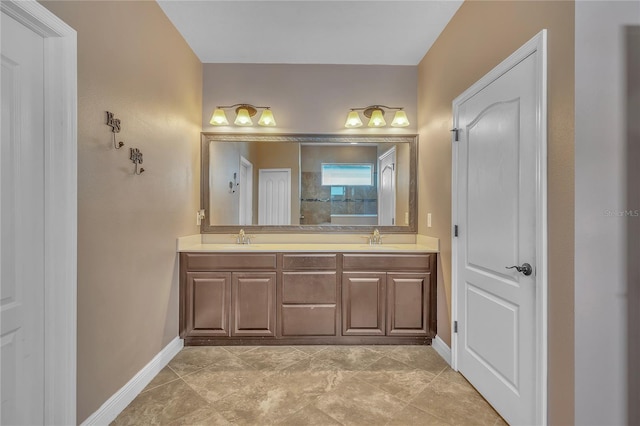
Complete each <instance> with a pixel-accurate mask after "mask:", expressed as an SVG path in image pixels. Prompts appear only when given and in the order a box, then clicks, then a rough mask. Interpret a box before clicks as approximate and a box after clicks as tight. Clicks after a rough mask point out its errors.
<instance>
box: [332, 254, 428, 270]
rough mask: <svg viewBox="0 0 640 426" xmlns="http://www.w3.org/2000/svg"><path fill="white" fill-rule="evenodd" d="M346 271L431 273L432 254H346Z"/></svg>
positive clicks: (344, 265)
mask: <svg viewBox="0 0 640 426" xmlns="http://www.w3.org/2000/svg"><path fill="white" fill-rule="evenodd" d="M343 256H344V258H343V266H342V267H343V269H344V270H345V271H425V272H426V271H430V270H431V268H432V255H430V254H350V253H345V254H344V255H343Z"/></svg>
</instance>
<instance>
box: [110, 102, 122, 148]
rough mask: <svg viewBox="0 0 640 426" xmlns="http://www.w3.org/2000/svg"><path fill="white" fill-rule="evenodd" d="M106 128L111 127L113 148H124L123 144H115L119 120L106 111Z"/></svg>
mask: <svg viewBox="0 0 640 426" xmlns="http://www.w3.org/2000/svg"><path fill="white" fill-rule="evenodd" d="M107 126H109V127H111V134H112V135H113V146H114V148H115V149H120V148H122V147H123V146H124V142H122V141H120V142H118V143H116V133H120V119H119V118H114V117H113V113H112V112H109V111H107Z"/></svg>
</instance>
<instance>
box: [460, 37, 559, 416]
mask: <svg viewBox="0 0 640 426" xmlns="http://www.w3.org/2000/svg"><path fill="white" fill-rule="evenodd" d="M533 53H537V54H538V57H539V59H540V60H539V61H537V68H536V84H537V93H536V115H537V116H536V138H535V140H536V197H535V199H536V212H535V217H536V263H537V264H536V284H535V285H536V306H535V312H536V354H535V359H536V369H537V371H536V391H535V394H536V408H535V412H536V424H540V425H546V424H547V356H548V355H547V353H548V350H547V309H548V301H547V297H548V296H547V279H548V278H547V30H542V31H540V32H539V33H538V34H536V35H535V36H534V37H533V38H532V39H531V40H529V41H528V42H527V43H526V44H524V45H523V46H522V47H521V48H519V49H518V50H517V51H515V52H514V53H513V54H512V55H510V56H509V57H508V58H507V59H505V60H504V61H503V62H502V63H500V64H499V65H498V66H496V67H495V68H494V69H493V70H491V71H490V72H489V73H488V74H486V75H485V76H484V77H482V78H481V79H480V80H478V81H477V82H476V83H475V84H474V85H472V86H471V87H470V88H468V89H467V90H465V91H464V93H462V94H461V95H460V96H458V97H457V98H456V99H454V101H453V120H454V122H453V128H454V129H458V125H459V123H458V122H457V116H458V106H459V105H462V104H463V103H464V102H465V101H467V100H468V99H470V98H471V97H472V96H474V95H475V94H476V93H478V92H479V91H480V90H482V89H483V88H485V87H486V86H488V85H489V84H491V83H492V82H493V81H495V80H496V79H498V78H499V77H500V76H501V75H503V74H505V73H506V72H507V71H509V70H510V69H511V68H513V67H514V66H516V65H517V64H518V63H520V62H521V61H522V60H524V59H525V58H526V57H528V56H529V55H531V54H533ZM454 135H455V134H454ZM453 138H454V136H452V145H453V149H452V167H451V173H452V175H451V188H452V197H451V200H452V206H451V210H452V215H451V221H452V224H454V225H455V224H456V223H458V219H457V218H458V205H457V204H458V203H457V194H458V180H457V175H458V170H457V164H458V146H457V144H456V143H455V142H454V141H453ZM457 253H458V240H457V238H455V236H453V233H452V238H451V321H452V323H451V330H452V335H451V355H452V358H451V361H452V363H451V367H452V368H453V369H454V370H456V371H457V370H458V340H457V337H458V335H457V334H456V333H454V332H453V330H454V326H453V322H454V321H456V320H457V318H458V309H457V306H458V297H459V295H458V286H459V285H460V283H459V282H458V272H457V271H458V255H457Z"/></svg>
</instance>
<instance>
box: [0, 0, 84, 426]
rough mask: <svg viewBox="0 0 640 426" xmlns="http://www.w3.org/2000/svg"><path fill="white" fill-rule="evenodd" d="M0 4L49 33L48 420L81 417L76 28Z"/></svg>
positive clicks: (40, 11)
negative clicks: (78, 386)
mask: <svg viewBox="0 0 640 426" xmlns="http://www.w3.org/2000/svg"><path fill="white" fill-rule="evenodd" d="M0 7H1V8H2V12H4V13H6V14H7V15H9V16H11V17H12V18H13V19H15V20H16V21H18V22H20V23H21V24H23V25H25V26H26V27H28V28H30V29H31V30H33V31H34V32H36V33H37V34H40V35H41V36H42V37H43V38H44V126H45V132H44V169H45V170H44V176H45V179H44V193H45V200H44V206H45V208H44V210H45V211H44V221H45V224H44V225H45V226H44V234H45V235H44V241H45V243H44V244H45V246H44V247H43V248H44V262H45V265H44V268H45V273H44V280H45V283H44V288H45V295H44V308H45V309H44V321H45V333H44V334H45V340H44V351H45V353H44V360H45V361H44V362H45V365H44V375H45V390H44V422H45V424H76V308H77V306H76V288H77V199H78V197H77V189H76V188H77V182H78V179H77V59H76V58H77V44H76V31H75V30H74V29H73V28H71V27H70V26H68V25H67V24H65V23H64V22H63V21H61V20H60V19H59V18H58V17H57V16H55V15H54V14H53V13H51V12H50V11H49V10H48V9H46V8H45V7H44V6H42V5H41V4H39V3H38V2H37V1H35V0H18V1H13V0H3V1H2V2H1V6H0Z"/></svg>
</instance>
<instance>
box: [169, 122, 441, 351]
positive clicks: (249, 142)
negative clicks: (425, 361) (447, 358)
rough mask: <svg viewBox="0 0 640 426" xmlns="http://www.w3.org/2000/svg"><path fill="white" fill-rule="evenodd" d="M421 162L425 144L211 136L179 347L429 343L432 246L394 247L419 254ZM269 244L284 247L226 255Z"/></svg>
mask: <svg viewBox="0 0 640 426" xmlns="http://www.w3.org/2000/svg"><path fill="white" fill-rule="evenodd" d="M417 149H418V144H417V135H368V134H367V135H318V134H309V135H305V134H245V133H242V134H240V133H230V134H224V133H217V132H216V133H203V134H202V144H201V160H202V167H201V170H202V174H201V205H200V208H201V211H200V212H201V215H200V214H199V215H198V218H199V219H198V220H201V228H200V231H201V234H202V238H201V239H200V240H199V241H197V243H195V244H192V245H190V246H188V247H182V248H181V249H179V251H180V336H181V337H182V338H184V341H185V344H186V345H233V344H261V345H264V344H428V343H430V342H431V339H432V338H434V337H435V335H436V256H437V245H436V247H435V249H434V246H429V245H420V244H408V243H402V244H386V243H387V242H390V241H391V240H393V239H394V238H395V239H396V240H397V239H398V238H399V237H398V236H401V237H403V238H402V239H403V241H413V242H414V243H415V242H417V241H418V239H417V236H416V231H417V195H416V194H417V158H418V155H417ZM276 189H278V190H277V191H276ZM267 201H268V202H267ZM245 231H246V234H245ZM254 233H255V234H258V235H257V236H255V235H249V234H254ZM372 233H373V234H372ZM381 233H384V235H385V240H384V242H385V244H382V245H380V242H381V241H382V240H381ZM229 234H231V235H229ZM233 234H237V235H233ZM274 234H275V235H276V237H273V238H272V237H270V236H273V235H274ZM277 234H280V236H279V237H278V236H277ZM292 235H296V237H295V238H293V237H292ZM367 235H373V236H374V240H371V238H370V237H367ZM394 235H395V237H394ZM284 236H286V238H285V237H284ZM322 236H326V237H327V239H329V241H327V239H324V240H323V239H322V238H321V237H322ZM254 237H255V238H254ZM362 237H364V238H369V241H371V242H372V243H376V245H366V244H353V243H352V241H362V240H361V238H362ZM387 237H389V238H387ZM196 239H197V238H196ZM269 239H271V240H272V241H273V240H278V239H279V240H283V239H284V240H286V241H289V242H290V243H289V242H288V243H285V244H267V243H265V244H251V245H247V244H221V243H218V242H219V241H228V242H232V241H234V240H235V241H237V242H249V241H253V242H255V241H256V240H257V241H258V242H262V241H265V242H266V241H269ZM207 240H216V243H215V244H213V243H203V242H205V241H207ZM312 240H313V241H315V242H317V241H320V240H323V241H324V243H322V244H315V243H314V244H309V242H311V241H312ZM301 241H305V242H308V243H307V244H300V243H296V242H301ZM347 241H349V242H347ZM343 242H347V243H346V244H342V243H343Z"/></svg>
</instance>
